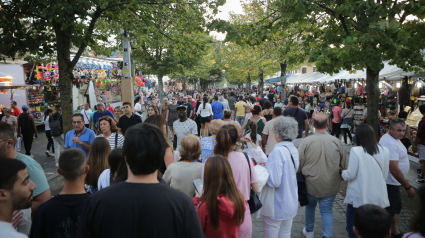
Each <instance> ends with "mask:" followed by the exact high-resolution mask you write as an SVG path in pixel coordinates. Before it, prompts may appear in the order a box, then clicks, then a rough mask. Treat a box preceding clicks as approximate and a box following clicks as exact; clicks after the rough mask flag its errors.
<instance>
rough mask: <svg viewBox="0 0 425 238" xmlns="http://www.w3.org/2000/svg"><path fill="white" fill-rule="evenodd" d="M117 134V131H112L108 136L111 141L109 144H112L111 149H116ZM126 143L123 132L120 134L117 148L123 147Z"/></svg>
mask: <svg viewBox="0 0 425 238" xmlns="http://www.w3.org/2000/svg"><path fill="white" fill-rule="evenodd" d="M116 135H117V133H116V132H114V133H112V134H111V135H110V136H109V137H108V138H106V139H107V140H108V141H109V144H110V145H111V150H113V149H115V136H116ZM97 137H104V136H103V134H100V135H98V136H97ZM123 145H124V136H123V135H121V134H118V140H117V148H122V147H123Z"/></svg>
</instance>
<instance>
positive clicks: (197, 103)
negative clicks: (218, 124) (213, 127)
mask: <svg viewBox="0 0 425 238" xmlns="http://www.w3.org/2000/svg"><path fill="white" fill-rule="evenodd" d="M197 96H199V95H197ZM201 104H202V102H201V100H196V106H195V110H194V112H197V111H198V108H199V106H200V105H201ZM195 115H196V114H195ZM195 122H196V126H197V127H198V136H201V115H196V117H195Z"/></svg>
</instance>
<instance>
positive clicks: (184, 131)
mask: <svg viewBox="0 0 425 238" xmlns="http://www.w3.org/2000/svg"><path fill="white" fill-rule="evenodd" d="M177 115H178V117H179V120H176V121H175V122H174V123H173V129H174V140H173V148H174V150H175V151H178V150H179V148H180V144H181V141H182V139H183V137H185V136H187V135H197V134H198V127H197V125H196V122H195V121H193V120H188V118H187V111H186V107H185V106H183V105H181V106H178V107H177Z"/></svg>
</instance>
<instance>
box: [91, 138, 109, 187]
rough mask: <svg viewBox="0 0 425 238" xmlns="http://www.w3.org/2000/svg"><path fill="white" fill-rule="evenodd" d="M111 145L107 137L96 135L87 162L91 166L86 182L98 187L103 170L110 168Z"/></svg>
mask: <svg viewBox="0 0 425 238" xmlns="http://www.w3.org/2000/svg"><path fill="white" fill-rule="evenodd" d="M110 153H111V146H110V145H109V141H108V140H107V139H106V138H105V137H96V138H95V139H94V140H93V143H92V144H91V146H90V152H89V156H88V158H87V164H88V166H89V167H90V170H89V172H88V173H87V176H86V184H88V185H90V186H92V187H95V188H97V180H98V179H99V176H100V174H101V173H102V172H103V170H105V169H108V168H109V163H108V156H109V154H110Z"/></svg>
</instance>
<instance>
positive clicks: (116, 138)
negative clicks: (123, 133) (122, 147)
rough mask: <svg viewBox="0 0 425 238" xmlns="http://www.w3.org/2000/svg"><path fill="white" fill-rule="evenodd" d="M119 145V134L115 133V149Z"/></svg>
mask: <svg viewBox="0 0 425 238" xmlns="http://www.w3.org/2000/svg"><path fill="white" fill-rule="evenodd" d="M117 144H118V133H117V132H115V149H116V148H117Z"/></svg>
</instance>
